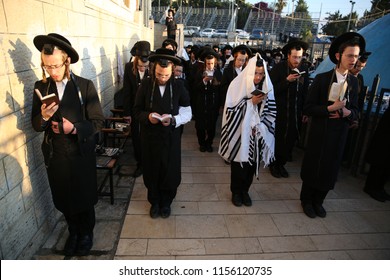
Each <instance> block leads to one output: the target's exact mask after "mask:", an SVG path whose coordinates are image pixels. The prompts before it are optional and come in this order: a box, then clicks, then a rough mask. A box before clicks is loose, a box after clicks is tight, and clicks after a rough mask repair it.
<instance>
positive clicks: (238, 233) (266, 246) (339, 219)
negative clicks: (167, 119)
mask: <svg viewBox="0 0 390 280" xmlns="http://www.w3.org/2000/svg"><path fill="white" fill-rule="evenodd" d="M129 142H130V141H129ZM218 143H219V138H217V139H216V141H215V144H214V148H215V149H214V152H213V153H207V152H206V153H201V152H199V149H198V144H197V140H196V134H195V129H194V122H191V123H190V124H188V125H186V126H185V128H184V134H183V136H182V184H181V186H180V187H179V190H178V194H177V197H176V199H175V201H174V202H173V205H172V215H171V216H170V217H169V218H168V219H162V218H158V219H151V218H150V217H149V208H150V205H149V203H148V202H147V200H146V188H145V187H144V185H143V180H142V177H139V178H137V179H136V180H134V179H133V178H132V177H131V176H130V174H131V173H132V171H133V169H134V161H133V159H132V156H131V155H132V152H131V147H130V146H131V145H127V148H128V152H127V153H125V154H124V155H123V157H121V162H120V169H119V171H118V172H117V173H116V175H115V184H116V187H115V194H116V199H115V204H114V205H110V204H109V199H108V198H102V199H100V201H99V203H98V205H97V211H96V212H97V226H96V229H95V238H94V241H95V244H94V247H93V251H92V253H91V255H90V256H87V257H83V259H116V260H126V259H136V260H142V259H167V260H174V259H177V260H186V259H206V260H212V259H218V260H221V259H230V260H232V259H300V260H306V259H339V260H341V259H387V260H388V259H390V203H389V202H386V203H380V202H377V201H375V200H373V199H371V198H370V197H368V196H367V195H366V194H365V193H363V191H362V187H363V184H364V179H365V178H364V176H361V177H357V178H356V177H352V176H350V175H349V174H348V172H347V170H344V169H342V170H341V174H340V176H339V182H338V183H337V185H336V188H335V190H333V191H331V192H330V193H329V195H328V197H327V199H326V201H325V203H324V207H325V208H326V210H327V211H328V215H327V217H326V218H325V219H321V218H318V217H317V218H315V219H310V218H308V217H306V216H305V215H304V214H303V212H302V209H301V207H300V201H299V192H300V187H301V180H300V177H299V172H300V163H301V159H302V155H303V152H302V150H300V149H296V150H295V151H294V154H293V161H292V162H289V163H288V164H287V170H288V171H289V172H290V177H289V178H287V179H276V178H274V177H272V176H271V175H270V173H269V171H268V169H263V168H262V169H261V172H260V175H259V180H256V179H255V180H254V183H253V185H252V187H251V189H250V195H251V197H252V200H253V206H252V207H245V206H242V207H235V206H234V205H233V204H232V203H231V201H230V199H231V193H230V187H229V183H230V167H229V166H228V165H226V164H225V163H224V161H223V160H222V159H221V158H220V157H219V156H218V154H217V152H216V150H217V145H218ZM386 187H387V190H390V185H389V184H388V185H387V186H386ZM66 236H67V233H66V229H65V222H64V221H60V222H59V224H58V226H57V227H56V229H55V231H54V232H53V234H52V236H51V237H50V238H49V240H48V241H47V242H46V244H45V245H44V247H43V248H42V249H41V250H40V251H39V252H37V254H36V257H35V258H36V259H63V258H64V256H62V255H61V249H62V247H63V244H64V242H65V239H66ZM72 259H80V257H73V258H72Z"/></svg>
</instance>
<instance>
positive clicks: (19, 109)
mask: <svg viewBox="0 0 390 280" xmlns="http://www.w3.org/2000/svg"><path fill="white" fill-rule="evenodd" d="M126 4H127V5H126ZM50 32H56V33H60V34H62V35H64V36H65V37H67V38H68V39H69V40H70V42H71V43H72V45H73V47H74V48H75V49H76V50H77V51H78V52H79V55H80V61H79V62H78V63H76V64H75V65H72V69H73V71H74V73H75V74H78V75H81V76H83V77H86V78H89V79H91V80H93V82H94V84H95V86H96V88H97V89H98V92H99V95H100V99H101V102H102V106H103V108H104V112H105V114H106V115H109V109H110V108H112V107H113V98H114V93H115V92H116V91H117V90H119V89H120V88H121V87H122V81H121V79H119V78H118V59H119V61H120V62H121V64H122V65H124V64H125V63H126V62H127V61H128V60H129V58H130V49H131V47H132V46H133V44H134V43H135V42H136V41H138V40H148V41H150V42H151V44H152V47H153V35H154V34H153V30H152V29H151V28H150V27H144V20H143V16H142V12H140V11H136V5H135V1H123V0H100V1H99V0H41V1H38V0H3V1H1V2H0V259H29V258H31V256H32V254H33V253H34V252H35V251H36V250H37V249H38V248H39V247H40V246H41V245H42V244H43V242H44V241H45V239H46V238H47V235H48V233H49V232H51V231H52V229H53V227H54V225H55V223H56V222H57V221H58V219H59V217H60V216H61V214H60V213H59V212H58V211H57V210H55V208H54V206H53V203H52V200H51V193H50V189H49V186H48V180H47V177H46V170H45V167H44V165H43V158H42V154H41V151H40V145H41V141H42V135H41V134H39V133H36V132H35V131H33V129H32V128H31V124H30V110H31V101H32V94H33V86H34V82H35V81H36V80H39V79H41V75H42V71H41V69H40V56H39V52H38V51H37V50H36V49H35V47H34V45H33V38H34V37H35V36H36V35H39V34H47V33H50Z"/></svg>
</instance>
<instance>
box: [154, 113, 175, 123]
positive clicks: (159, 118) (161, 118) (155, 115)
mask: <svg viewBox="0 0 390 280" xmlns="http://www.w3.org/2000/svg"><path fill="white" fill-rule="evenodd" d="M152 117H153V118H155V119H158V120H159V121H160V122H162V121H165V120H168V119H171V118H172V115H166V116H164V117H163V116H160V115H158V114H155V113H152Z"/></svg>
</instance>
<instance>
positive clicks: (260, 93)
mask: <svg viewBox="0 0 390 280" xmlns="http://www.w3.org/2000/svg"><path fill="white" fill-rule="evenodd" d="M269 92H270V90H269V91H262V90H261V89H258V88H257V89H255V90H254V91H252V92H251V94H252V95H254V96H258V95H266V94H268V93H269Z"/></svg>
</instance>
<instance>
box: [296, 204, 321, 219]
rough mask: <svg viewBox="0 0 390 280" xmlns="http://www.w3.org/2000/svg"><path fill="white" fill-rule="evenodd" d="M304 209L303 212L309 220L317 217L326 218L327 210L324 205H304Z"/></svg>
mask: <svg viewBox="0 0 390 280" xmlns="http://www.w3.org/2000/svg"><path fill="white" fill-rule="evenodd" d="M302 209H303V212H304V213H305V214H306V216H308V217H309V218H312V219H314V218H315V217H317V216H318V217H320V218H325V217H326V211H325V208H324V207H323V206H322V205H317V204H314V205H313V204H311V203H307V204H303V203H302Z"/></svg>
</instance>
